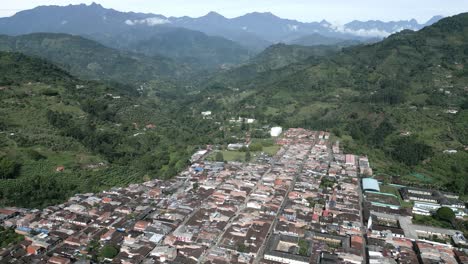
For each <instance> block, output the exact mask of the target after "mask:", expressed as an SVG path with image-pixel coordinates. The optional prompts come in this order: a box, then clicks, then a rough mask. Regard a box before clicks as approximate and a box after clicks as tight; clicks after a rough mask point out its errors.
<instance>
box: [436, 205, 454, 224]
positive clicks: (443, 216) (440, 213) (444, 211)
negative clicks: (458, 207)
mask: <svg viewBox="0 0 468 264" xmlns="http://www.w3.org/2000/svg"><path fill="white" fill-rule="evenodd" d="M436 217H437V218H439V219H440V220H444V221H448V222H452V221H453V220H455V213H454V212H453V211H452V209H450V208H448V207H441V208H439V210H437V213H436Z"/></svg>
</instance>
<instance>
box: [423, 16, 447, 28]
mask: <svg viewBox="0 0 468 264" xmlns="http://www.w3.org/2000/svg"><path fill="white" fill-rule="evenodd" d="M442 18H444V16H441V15H438V16H433V17H431V19H429V20H428V21H427V22H426V23H425V25H427V26H430V25H432V24H434V23H436V22H438V21H439V20H441V19H442Z"/></svg>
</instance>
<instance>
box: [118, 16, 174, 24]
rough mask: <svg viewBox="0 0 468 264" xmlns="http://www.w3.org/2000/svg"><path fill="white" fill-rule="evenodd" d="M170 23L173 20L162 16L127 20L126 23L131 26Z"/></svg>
mask: <svg viewBox="0 0 468 264" xmlns="http://www.w3.org/2000/svg"><path fill="white" fill-rule="evenodd" d="M168 23H171V21H169V20H167V19H164V18H160V17H148V18H145V19H136V20H126V21H125V24H127V25H129V26H135V25H147V26H157V25H163V24H168Z"/></svg>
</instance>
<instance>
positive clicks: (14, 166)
mask: <svg viewBox="0 0 468 264" xmlns="http://www.w3.org/2000/svg"><path fill="white" fill-rule="evenodd" d="M19 168H20V164H18V163H16V161H14V160H12V159H10V158H8V157H0V179H11V178H14V177H16V176H17V174H18V171H19Z"/></svg>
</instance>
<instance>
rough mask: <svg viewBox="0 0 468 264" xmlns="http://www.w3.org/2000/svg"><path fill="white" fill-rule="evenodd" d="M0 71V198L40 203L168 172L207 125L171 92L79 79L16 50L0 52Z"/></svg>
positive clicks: (206, 135)
mask: <svg viewBox="0 0 468 264" xmlns="http://www.w3.org/2000/svg"><path fill="white" fill-rule="evenodd" d="M0 76H2V77H1V78H0V101H1V102H2V103H1V104H0V204H2V205H16V206H24V207H43V206H47V205H50V204H55V203H59V202H62V201H63V200H65V199H67V198H68V197H69V196H71V195H73V194H75V193H80V192H89V191H99V190H102V189H106V188H110V187H112V186H121V185H128V184H129V183H132V182H139V181H142V180H144V179H150V178H169V177H172V176H174V175H175V174H176V172H177V171H178V170H181V169H183V168H185V166H186V164H187V160H188V158H189V157H190V154H191V153H192V150H193V147H194V146H197V145H198V144H206V142H209V140H210V138H212V132H211V131H215V130H214V129H213V128H212V126H211V125H210V124H204V123H203V121H201V122H200V121H196V122H195V121H193V120H192V119H187V118H185V119H184V116H185V112H184V111H185V109H184V107H181V106H180V105H185V104H184V102H183V101H181V99H179V98H178V97H174V95H173V94H167V93H163V92H160V93H158V95H157V96H150V97H147V96H144V95H140V93H137V92H136V91H135V90H134V89H133V88H132V87H131V86H125V85H107V84H104V83H100V82H95V81H82V80H79V79H76V78H74V77H71V76H70V74H68V73H67V72H65V71H64V70H62V69H60V68H58V67H56V66H54V65H52V64H50V63H49V62H46V61H44V60H41V59H38V58H32V57H28V56H25V55H22V54H19V53H10V52H0ZM180 93H182V92H180ZM197 135H204V136H201V137H199V136H197ZM62 167H63V168H62ZM57 169H58V171H57ZM62 170H63V171H62Z"/></svg>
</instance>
